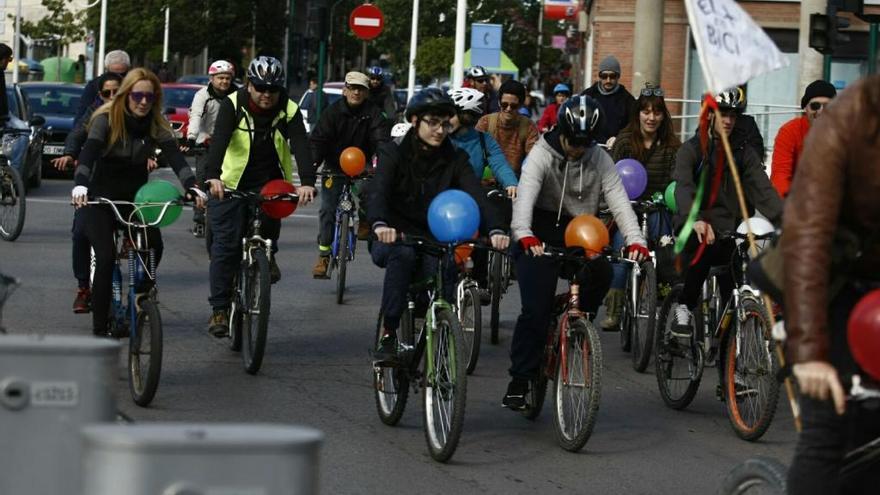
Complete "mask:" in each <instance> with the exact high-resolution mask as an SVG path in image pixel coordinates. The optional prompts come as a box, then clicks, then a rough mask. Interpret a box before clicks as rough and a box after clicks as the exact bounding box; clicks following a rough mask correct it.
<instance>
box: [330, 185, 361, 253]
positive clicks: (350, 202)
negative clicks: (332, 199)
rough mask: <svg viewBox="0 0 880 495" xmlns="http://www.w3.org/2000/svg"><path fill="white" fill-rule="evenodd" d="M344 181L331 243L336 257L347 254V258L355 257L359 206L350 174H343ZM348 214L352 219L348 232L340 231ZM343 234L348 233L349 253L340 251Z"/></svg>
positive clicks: (332, 251)
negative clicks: (343, 219) (355, 220)
mask: <svg viewBox="0 0 880 495" xmlns="http://www.w3.org/2000/svg"><path fill="white" fill-rule="evenodd" d="M343 177H344V179H343V180H344V182H343V185H342V192H341V193H340V194H339V202H338V203H337V205H336V223H335V224H334V226H333V243H332V245H331V253H332V255H333V258H334V259H339V258H340V256H343V255H344V256H347V260H348V261H351V260H353V259H354V251H355V247H356V245H357V239H356V237H355V232H354V225H353V224H354V219H355V217H356V212H357V206H356V205H355V203H354V195H353V194H352V180H351V179H350V178H349V177H348V176H343ZM343 215H348V216H349V218H350V219H351V221H350V222H349V223H348V232H346V233H343V232H340V230H341V228H342V217H343ZM343 235H348V253H345V254H342V253H340V252H339V244H340V240H341V239H342V236H343Z"/></svg>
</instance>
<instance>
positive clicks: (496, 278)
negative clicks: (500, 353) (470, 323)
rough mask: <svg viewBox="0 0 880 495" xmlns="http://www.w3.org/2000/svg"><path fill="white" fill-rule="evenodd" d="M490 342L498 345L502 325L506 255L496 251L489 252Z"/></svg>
mask: <svg viewBox="0 0 880 495" xmlns="http://www.w3.org/2000/svg"><path fill="white" fill-rule="evenodd" d="M489 259H490V266H489V294H490V297H491V299H490V304H489V342H490V343H491V344H492V345H497V344H498V327H499V325H500V324H501V321H500V320H501V293H502V292H503V289H502V284H503V283H504V281H503V277H504V273H503V269H504V255H502V254H501V253H496V252H494V251H490V252H489Z"/></svg>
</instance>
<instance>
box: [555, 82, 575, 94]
mask: <svg viewBox="0 0 880 495" xmlns="http://www.w3.org/2000/svg"><path fill="white" fill-rule="evenodd" d="M556 93H565V94H567V95H568V96H571V88H569V87H568V84H563V83H559V84H557V85H556V86H554V87H553V94H554V95H555V94H556Z"/></svg>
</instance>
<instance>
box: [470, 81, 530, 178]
mask: <svg viewBox="0 0 880 495" xmlns="http://www.w3.org/2000/svg"><path fill="white" fill-rule="evenodd" d="M498 98H499V102H500V103H499V105H500V107H501V110H500V111H498V112H496V113H490V114H488V115H483V116H482V117H481V118H480V120H479V121H478V122H477V125H476V128H477V130H480V131H483V132H486V133H488V134H489V135H491V136H492V137H493V138H495V141H498V145H499V146H501V150H502V151H504V156H506V157H507V163H509V164H510V168H512V169H513V171H514V172H516V174H517V176H519V174H520V173H522V170H521V168H522V163H523V160H525V157H526V155H528V154H529V152H530V151H531V150H532V147H533V146H534V145H535V143H536V142H538V136H539V135H540V134H539V133H538V127H537V126H535V123H534V122H532V121H531V119H529V118H528V117H526V116H524V115H520V113H519V112H518V110H519V107H520V106H522V105H523V104H524V103H525V99H526V87H525V86H523V85H522V83H521V82H519V81H514V80H513V79H511V80H509V81H505V82H504V84H502V85H501V89H499V91H498Z"/></svg>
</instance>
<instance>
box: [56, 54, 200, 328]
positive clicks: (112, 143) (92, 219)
mask: <svg viewBox="0 0 880 495" xmlns="http://www.w3.org/2000/svg"><path fill="white" fill-rule="evenodd" d="M163 108H164V107H163V106H162V85H161V83H160V82H159V79H158V78H157V77H156V75H155V74H153V73H152V72H150V71H148V70H146V69H140V68H139V69H133V70H132V71H130V72H129V73H128V75H126V76H125V79H123V81H122V86H121V87H120V88H119V92H118V93H117V95H116V98H115V99H114V100H113V101H112V102H110V103H108V104H105V105H103V106H101V107H100V108H99V109H98V110H97V111H95V113H94V114H93V115H92V118H91V124H90V126H89V135H88V139H87V140H86V143H85V145H84V146H83V149H82V152H81V153H80V154H79V165H78V166H77V167H76V173H75V176H74V181H75V183H76V186H75V187H74V188H73V191H72V192H71V197H72V200H73V203H74V205H76V207H77V208H81V209H82V216H83V217H82V222H83V225H84V226H85V233H86V237H87V238H88V241H89V242H90V243H91V245H92V249H94V251H95V275H94V280H93V283H92V331H93V333H94V334H95V335H106V334H107V330H108V313H109V310H110V297H111V293H110V289H111V284H112V276H113V275H112V274H113V264H114V261H115V259H116V254H117V253H116V252H115V250H116V248H115V243H114V240H113V233H114V230H115V229H116V216H115V214H114V213H113V211H112V210H111V209H110V208H109V207H108V206H107V205H87V203H88V201H89V196H93V197H94V196H101V197H104V198H107V199H111V200H122V201H133V200H134V196H135V193H137V191H138V189H140V187H141V186H143V185H144V184H146V183H147V181H148V180H149V171H148V169H147V160H148V159H149V157H150V156H151V155H152V153H153V150H155V149H156V147H158V148H159V149H161V150H162V153H163V154H164V155H165V156H166V157H167V158H168V161H169V163H170V164H171V167H172V168H173V169H174V172H175V173H176V174H177V177H178V179H180V182H181V184H183V187H184V188H185V189H186V191H187V193H186V195H187V197H188V198H189V199H192V200H195V201H196V204H197V205H200V206H201V205H203V204H204V198H205V194H204V193H203V192H201V191H200V190H199V189H198V188H196V187H195V182H196V178H195V177H194V176H193V173H192V171H191V170H190V168H189V165H187V163H186V160H185V159H184V157H183V155H182V154H181V153H180V151H179V150H178V149H177V140H176V139H175V137H174V134H173V133H172V132H171V127H170V125H169V124H168V121H167V120H166V119H165V115H164V113H163V111H162V110H163ZM126 210H127V211H126ZM122 211H125V212H126V213H128V212H130V210H129V209H127V208H126V209H122ZM146 237H147V242H148V245H149V246H150V247H151V248H153V249H155V252H156V263H157V264H158V262H159V260H160V259H161V258H162V249H163V244H162V235H161V233H160V232H159V229H157V228H148V229H147V233H146ZM149 288H150V287H140V288H139V289H138V290H140V291H146V290H149ZM119 336H121V335H119Z"/></svg>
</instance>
